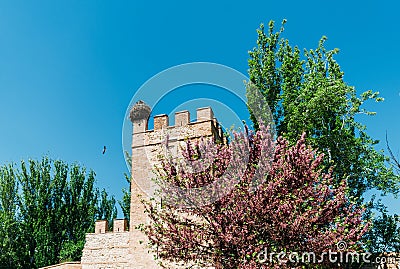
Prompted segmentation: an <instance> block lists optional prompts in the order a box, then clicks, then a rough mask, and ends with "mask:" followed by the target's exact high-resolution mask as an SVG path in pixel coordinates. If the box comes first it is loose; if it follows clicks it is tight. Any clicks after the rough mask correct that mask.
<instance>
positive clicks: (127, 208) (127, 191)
mask: <svg viewBox="0 0 400 269" xmlns="http://www.w3.org/2000/svg"><path fill="white" fill-rule="evenodd" d="M125 158H126V161H127V163H128V165H129V167H132V157H131V156H130V155H129V153H128V152H125ZM124 177H125V180H126V182H127V183H128V188H123V189H122V194H123V195H122V199H121V200H119V201H118V203H119V205H120V206H121V209H122V213H123V214H124V218H125V219H127V220H128V227H129V220H130V212H131V176H130V174H128V173H124Z"/></svg>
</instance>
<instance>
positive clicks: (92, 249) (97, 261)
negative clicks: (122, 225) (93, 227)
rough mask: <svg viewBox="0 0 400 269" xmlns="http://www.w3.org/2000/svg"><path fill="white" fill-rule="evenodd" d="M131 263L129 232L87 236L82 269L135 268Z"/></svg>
mask: <svg viewBox="0 0 400 269" xmlns="http://www.w3.org/2000/svg"><path fill="white" fill-rule="evenodd" d="M131 261H132V254H131V251H130V249H129V232H120V233H103V234H94V233H90V234H87V235H86V244H85V248H84V250H83V254H82V261H81V263H82V269H103V268H121V269H128V268H134V267H131V266H130V263H131Z"/></svg>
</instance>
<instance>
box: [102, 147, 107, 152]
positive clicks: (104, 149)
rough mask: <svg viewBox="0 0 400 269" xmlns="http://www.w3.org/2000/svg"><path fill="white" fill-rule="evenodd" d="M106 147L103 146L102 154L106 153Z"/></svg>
mask: <svg viewBox="0 0 400 269" xmlns="http://www.w3.org/2000/svg"><path fill="white" fill-rule="evenodd" d="M106 149H107V148H106V146H104V148H103V154H104V153H106Z"/></svg>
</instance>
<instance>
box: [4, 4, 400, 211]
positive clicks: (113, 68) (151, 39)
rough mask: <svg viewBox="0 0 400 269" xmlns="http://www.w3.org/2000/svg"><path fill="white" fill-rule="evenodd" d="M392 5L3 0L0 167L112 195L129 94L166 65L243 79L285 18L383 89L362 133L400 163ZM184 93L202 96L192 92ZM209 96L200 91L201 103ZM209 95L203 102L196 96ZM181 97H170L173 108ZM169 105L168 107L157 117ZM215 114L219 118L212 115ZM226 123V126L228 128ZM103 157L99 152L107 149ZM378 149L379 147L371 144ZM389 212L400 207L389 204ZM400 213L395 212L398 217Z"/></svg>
mask: <svg viewBox="0 0 400 269" xmlns="http://www.w3.org/2000/svg"><path fill="white" fill-rule="evenodd" d="M399 5H400V4H398V3H397V1H386V0H383V1H379V2H377V1H363V2H362V4H360V3H357V2H356V1H342V0H339V1H335V2H332V1H285V2H282V1H251V0H249V1H240V2H239V1H236V2H235V1H225V0H223V1H210V0H203V1H147V2H145V1H140V2H139V1H118V2H117V1H113V2H111V1H107V2H106V1H35V2H34V1H2V2H0V126H1V131H0V164H4V163H10V162H19V161H20V160H21V159H27V158H41V156H43V155H44V154H47V155H49V156H50V157H52V158H55V159H62V160H65V161H67V162H78V163H80V164H82V165H84V166H86V167H88V168H91V169H93V170H94V171H95V172H96V173H97V181H98V186H99V187H101V188H103V187H104V188H106V189H107V190H108V191H109V192H110V193H112V194H114V195H115V196H116V197H117V198H120V196H121V191H120V189H121V188H122V187H124V186H125V185H126V184H125V180H124V177H123V173H124V172H126V171H127V168H126V165H125V162H124V156H123V150H122V142H121V136H122V125H123V121H124V117H125V111H126V109H127V107H128V105H129V103H130V101H131V98H132V97H133V96H134V94H135V91H136V90H137V89H138V88H140V86H141V85H142V84H143V83H145V81H147V80H148V79H149V78H151V77H152V76H154V75H155V74H157V73H159V72H161V71H163V70H164V69H166V68H169V67H172V66H175V65H179V64H183V63H189V62H196V61H202V62H214V63H219V64H223V65H226V66H229V67H231V68H234V69H236V70H238V71H240V72H242V73H243V74H245V75H246V74H247V68H248V67H247V59H248V53H247V52H248V50H250V49H252V48H253V47H254V46H255V41H256V38H257V35H256V31H255V30H256V29H257V27H258V26H259V24H260V23H261V22H265V23H268V21H269V20H271V19H272V20H275V21H276V22H277V24H278V25H279V24H280V22H281V21H282V19H284V18H286V19H287V20H288V23H287V25H286V27H285V28H286V30H285V37H287V38H289V40H290V42H291V43H292V44H296V45H298V46H299V47H300V48H315V47H316V46H317V43H318V40H319V39H320V38H321V36H323V35H326V36H327V37H328V41H327V43H326V46H327V47H328V48H330V49H333V48H336V47H337V48H340V51H341V52H340V54H339V56H338V57H337V60H338V62H339V64H340V65H341V67H342V69H343V71H344V72H345V80H346V81H347V82H348V83H349V84H350V85H353V86H355V87H356V89H357V91H358V92H359V93H361V92H362V91H365V90H368V89H373V90H377V91H380V92H381V95H382V96H383V97H384V98H385V102H383V103H379V104H376V103H370V104H368V106H367V108H369V109H371V110H373V111H376V112H377V113H378V114H377V115H376V116H375V117H373V118H366V117H360V120H361V121H362V122H363V123H365V124H367V128H368V133H369V134H370V135H371V136H372V137H374V138H377V139H380V140H384V137H385V132H386V131H387V132H388V134H389V138H390V143H391V146H392V148H393V150H394V152H395V154H398V156H400V154H399V152H400V139H399V133H400V127H399V116H398V115H399V112H400V111H399V107H400V75H399V73H400V71H399V70H400V69H399V66H398V65H399V63H400V50H399V49H398V47H399V43H400V35H399V34H398V32H399V27H400V17H399V16H398V10H399V8H400V7H399ZM181 90H182V94H183V96H188V97H190V96H192V95H195V96H196V98H200V97H202V96H199V88H198V87H196V86H191V87H187V88H186V89H185V87H184V88H183V89H181ZM206 94H207V91H205V95H206ZM204 98H210V96H204ZM178 100H180V99H179V98H173V99H171V102H174V101H175V102H177V101H178ZM177 106H179V103H177V104H176V105H175V106H174V105H171V103H168V102H164V105H161V104H160V106H159V107H158V108H157V110H156V112H155V113H154V114H157V113H169V112H170V111H162V110H163V109H168V110H169V109H172V108H174V107H177ZM217 117H218V115H217ZM225 124H226V125H228V124H229V123H225ZM104 145H106V146H107V148H108V150H107V153H106V154H105V155H102V154H101V151H102V148H103V146H104ZM378 147H379V148H381V146H378ZM390 203H391V205H392V210H395V211H396V207H397V208H398V207H399V206H400V203H399V202H398V201H395V200H394V199H391V200H390ZM397 212H399V210H397Z"/></svg>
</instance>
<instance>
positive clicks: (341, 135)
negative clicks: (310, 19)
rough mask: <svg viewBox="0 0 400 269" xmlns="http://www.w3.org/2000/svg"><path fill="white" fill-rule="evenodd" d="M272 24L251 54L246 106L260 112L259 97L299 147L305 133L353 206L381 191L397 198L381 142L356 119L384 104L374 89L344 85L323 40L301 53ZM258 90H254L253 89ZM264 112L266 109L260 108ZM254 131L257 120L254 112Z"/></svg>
mask: <svg viewBox="0 0 400 269" xmlns="http://www.w3.org/2000/svg"><path fill="white" fill-rule="evenodd" d="M285 22H286V21H285V20H284V21H283V23H282V27H281V29H280V30H279V31H277V32H276V31H275V30H274V22H273V21H271V22H270V23H269V25H268V31H267V32H265V29H264V25H261V26H260V28H259V29H258V30H257V34H258V39H257V47H255V48H254V49H253V50H252V51H250V52H249V54H250V59H249V62H248V63H249V76H250V82H249V83H248V91H247V98H248V106H249V108H253V107H257V106H259V104H260V98H263V99H264V100H265V101H266V102H265V103H266V105H268V106H269V108H270V109H271V112H272V115H273V117H274V122H275V125H276V130H277V135H281V136H283V137H285V138H286V139H287V140H288V141H289V143H290V144H292V145H293V144H295V143H296V141H297V139H298V138H299V137H300V135H301V134H302V133H303V132H306V133H307V143H308V144H310V145H311V146H312V147H313V148H316V149H318V150H319V152H321V153H323V154H324V155H325V156H326V158H325V161H324V166H325V167H326V168H328V167H330V166H331V165H333V175H334V177H335V178H334V179H335V182H340V180H341V179H343V178H347V182H348V194H349V197H350V198H351V199H352V201H355V202H357V203H358V204H363V203H365V201H364V196H363V195H364V194H365V192H366V191H368V190H377V191H379V192H381V193H383V194H388V193H392V194H394V195H395V196H397V194H398V193H399V190H400V185H399V176H398V175H396V174H395V173H393V169H392V167H390V166H387V165H386V164H387V163H386V161H388V158H387V157H385V156H384V154H383V152H378V151H377V150H375V148H374V146H375V145H376V144H377V143H378V141H377V140H374V139H372V138H371V137H370V136H369V135H368V134H367V133H366V127H365V126H364V125H363V124H361V123H360V122H358V121H357V120H356V117H357V115H360V114H365V115H373V114H374V113H373V112H369V111H366V110H365V109H364V108H363V107H362V106H363V104H364V103H365V102H366V101H369V100H374V101H376V102H380V101H383V98H381V97H379V95H378V93H377V92H373V91H371V90H369V91H366V92H364V93H362V94H361V95H360V96H358V95H357V93H356V90H355V89H354V87H351V86H349V85H348V84H347V83H346V82H345V81H344V78H343V77H344V73H343V71H342V70H341V68H340V66H339V64H338V63H337V62H336V60H335V59H334V57H335V55H336V54H337V53H338V52H339V50H338V49H333V50H327V49H326V48H325V41H326V37H322V38H321V40H320V41H319V43H318V47H317V48H316V49H315V50H304V53H303V54H302V53H301V50H300V49H299V48H298V47H296V46H295V47H293V46H291V45H290V44H289V41H288V40H287V39H285V38H282V33H283V31H284V28H283V26H284V24H285ZM255 89H256V90H255ZM262 109H265V108H262ZM250 114H251V119H252V121H253V123H254V126H255V128H256V129H257V128H258V122H257V121H258V120H259V119H256V116H255V115H254V113H253V112H252V111H250Z"/></svg>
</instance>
